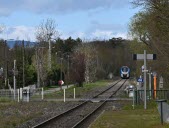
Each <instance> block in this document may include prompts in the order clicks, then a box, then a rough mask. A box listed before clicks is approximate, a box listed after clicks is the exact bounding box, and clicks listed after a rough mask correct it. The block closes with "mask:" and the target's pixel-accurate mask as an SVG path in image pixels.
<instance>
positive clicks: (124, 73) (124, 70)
mask: <svg viewBox="0 0 169 128" xmlns="http://www.w3.org/2000/svg"><path fill="white" fill-rule="evenodd" d="M120 76H121V78H122V79H129V78H130V68H129V67H127V66H122V67H121V68H120Z"/></svg>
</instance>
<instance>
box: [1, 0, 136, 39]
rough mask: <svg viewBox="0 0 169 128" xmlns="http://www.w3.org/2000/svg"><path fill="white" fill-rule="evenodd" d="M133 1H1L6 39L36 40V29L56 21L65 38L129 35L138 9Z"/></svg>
mask: <svg viewBox="0 0 169 128" xmlns="http://www.w3.org/2000/svg"><path fill="white" fill-rule="evenodd" d="M130 2H131V0H0V24H3V25H5V26H6V29H5V31H4V32H3V33H2V34H0V38H3V39H17V38H19V39H21V40H22V39H24V40H31V41H35V40H36V38H35V28H36V26H38V25H39V24H40V23H41V22H42V20H45V19H47V18H50V19H53V20H55V22H56V24H57V27H56V28H57V30H58V31H59V33H60V37H61V38H67V37H69V36H71V37H72V38H77V37H80V38H82V39H87V40H91V39H96V38H97V39H98V38H99V39H109V38H112V37H123V38H127V31H128V24H129V22H130V18H131V17H132V16H133V15H134V14H135V13H136V12H137V11H138V10H137V9H133V7H132V5H131V4H130Z"/></svg>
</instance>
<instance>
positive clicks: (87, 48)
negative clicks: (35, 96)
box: [0, 37, 133, 88]
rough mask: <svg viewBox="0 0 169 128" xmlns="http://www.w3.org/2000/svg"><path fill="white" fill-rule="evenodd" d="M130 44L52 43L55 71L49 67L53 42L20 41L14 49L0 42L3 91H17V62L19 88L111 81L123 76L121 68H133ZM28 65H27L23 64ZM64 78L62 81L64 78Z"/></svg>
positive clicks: (118, 41) (118, 40)
mask: <svg viewBox="0 0 169 128" xmlns="http://www.w3.org/2000/svg"><path fill="white" fill-rule="evenodd" d="M129 44H130V41H127V40H123V39H122V38H112V39H110V40H103V41H100V40H95V41H90V42H85V41H82V40H81V39H80V38H77V39H72V38H71V37H69V38H67V39H65V40H64V39H60V38H57V39H55V40H51V46H52V49H51V69H49V67H48V55H49V54H48V51H49V48H48V45H49V42H45V41H44V42H37V43H33V44H32V43H31V42H26V41H24V40H23V41H16V42H15V44H14V46H13V47H12V48H10V47H9V46H8V43H7V41H5V40H1V41H0V51H1V52H0V66H1V67H0V68H3V73H2V74H1V75H0V76H1V78H0V82H1V84H0V88H9V86H8V82H9V84H10V85H11V87H13V75H14V74H13V67H14V60H16V70H17V71H18V73H17V75H16V80H17V84H16V85H17V87H18V88H19V87H23V86H28V85H31V84H36V85H37V81H38V80H39V87H42V86H49V85H57V83H58V81H59V80H60V79H62V80H64V82H65V83H66V84H70V83H77V85H78V86H83V83H84V82H94V81H96V80H101V79H107V78H108V75H109V74H110V73H112V74H113V75H114V76H119V69H120V67H121V66H123V65H124V64H125V65H128V66H129V67H130V66H131V65H133V64H132V63H133V62H132V61H131V60H132V58H131V53H130V52H129V51H128V49H129V47H128V46H129ZM23 62H24V63H23ZM61 76H62V78H61Z"/></svg>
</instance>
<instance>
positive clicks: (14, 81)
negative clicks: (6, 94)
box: [13, 60, 16, 100]
mask: <svg viewBox="0 0 169 128" xmlns="http://www.w3.org/2000/svg"><path fill="white" fill-rule="evenodd" d="M15 74H16V60H14V76H13V83H14V100H15V96H16V94H15V91H16V79H15Z"/></svg>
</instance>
